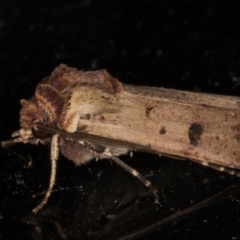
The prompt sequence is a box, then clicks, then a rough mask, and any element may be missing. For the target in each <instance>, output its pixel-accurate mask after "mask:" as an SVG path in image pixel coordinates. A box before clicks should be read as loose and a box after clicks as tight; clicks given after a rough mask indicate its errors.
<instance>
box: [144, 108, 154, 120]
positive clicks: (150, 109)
mask: <svg viewBox="0 0 240 240" xmlns="http://www.w3.org/2000/svg"><path fill="white" fill-rule="evenodd" d="M152 110H153V107H150V106H148V107H147V108H146V116H147V118H148V117H149V116H150V112H151V111H152Z"/></svg>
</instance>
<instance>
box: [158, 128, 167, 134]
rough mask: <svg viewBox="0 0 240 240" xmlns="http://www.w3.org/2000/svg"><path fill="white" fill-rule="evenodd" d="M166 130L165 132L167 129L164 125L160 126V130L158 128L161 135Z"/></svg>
mask: <svg viewBox="0 0 240 240" xmlns="http://www.w3.org/2000/svg"><path fill="white" fill-rule="evenodd" d="M166 132H167V130H166V128H165V127H164V126H162V127H161V128H160V130H159V133H160V134H161V135H164V134H166Z"/></svg>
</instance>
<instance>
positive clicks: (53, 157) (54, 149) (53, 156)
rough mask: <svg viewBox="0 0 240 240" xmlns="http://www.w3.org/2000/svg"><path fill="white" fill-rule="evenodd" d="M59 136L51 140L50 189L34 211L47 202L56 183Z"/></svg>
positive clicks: (54, 136)
mask: <svg viewBox="0 0 240 240" xmlns="http://www.w3.org/2000/svg"><path fill="white" fill-rule="evenodd" d="M58 137H59V136H58V135H57V134H55V135H53V136H52V142H51V175H50V180H49V186H48V189H47V191H46V193H45V196H44V198H43V200H42V201H41V202H40V203H39V204H38V205H37V206H36V207H35V208H34V209H33V210H32V211H33V213H37V212H38V211H39V210H41V208H42V207H43V206H44V205H45V204H46V203H47V201H48V198H49V197H50V195H51V192H52V189H53V186H54V184H55V180H56V167H57V159H58V154H59V149H58Z"/></svg>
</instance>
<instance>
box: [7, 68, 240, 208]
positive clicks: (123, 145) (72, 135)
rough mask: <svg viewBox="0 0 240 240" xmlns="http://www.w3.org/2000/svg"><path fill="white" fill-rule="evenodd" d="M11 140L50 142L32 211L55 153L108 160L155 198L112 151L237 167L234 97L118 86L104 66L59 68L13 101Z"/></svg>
mask: <svg viewBox="0 0 240 240" xmlns="http://www.w3.org/2000/svg"><path fill="white" fill-rule="evenodd" d="M21 105H22V109H21V111H20V125H21V129H20V130H19V131H17V132H15V133H13V135H12V136H13V137H14V139H13V140H11V141H5V142H2V145H3V146H6V145H9V144H11V143H15V142H23V143H33V144H36V143H38V142H40V143H43V144H44V143H46V142H50V143H51V162H52V167H51V176H50V184H49V188H48V190H47V191H46V194H45V196H44V199H43V200H42V202H41V203H40V204H39V205H38V206H37V207H36V208H34V209H33V212H35V213H36V212H37V211H39V210H40V209H41V208H42V207H43V206H44V204H46V203H47V200H48V197H49V196H50V194H51V191H52V188H53V185H54V182H55V174H56V160H57V158H58V152H59V151H60V153H62V154H63V155H64V156H65V157H67V158H68V159H70V160H72V161H74V162H75V163H76V164H78V165H80V164H84V163H87V162H88V161H90V160H91V159H94V158H96V159H103V158H109V159H111V160H113V161H114V162H116V163H117V164H119V165H120V166H122V167H123V168H124V169H126V170H127V171H129V172H131V173H132V174H133V175H134V176H136V177H137V178H138V179H139V180H140V181H142V182H143V183H144V184H145V185H146V186H148V187H149V188H150V189H151V191H152V192H153V193H154V195H155V201H156V202H157V201H158V199H157V193H156V190H155V189H154V188H153V187H152V186H151V183H150V182H149V181H148V180H146V179H145V178H144V177H143V176H141V175H140V174H139V173H138V172H137V171H136V170H134V169H132V168H131V167H130V166H128V165H126V164H125V163H123V162H122V161H121V160H120V159H119V158H117V156H119V155H121V154H126V153H128V152H129V151H130V152H131V151H133V150H140V151H149V152H153V153H158V154H163V155H171V156H174V157H180V158H183V159H190V160H193V161H197V162H201V163H202V164H203V165H211V166H213V167H214V166H219V169H220V170H222V171H223V170H225V169H226V168H228V169H230V170H226V171H228V172H229V173H233V172H234V171H232V170H231V169H240V148H239V146H240V98H239V97H230V96H220V95H213V94H202V93H192V92H186V91H178V90H173V89H165V88H156V87H146V86H132V85H127V84H122V83H121V82H119V81H118V80H117V79H115V78H113V77H112V76H110V75H109V74H108V73H107V71H105V70H101V71H87V72H83V71H79V70H77V69H75V68H70V67H68V66H66V65H63V64H61V65H59V66H58V67H57V68H56V69H55V70H54V71H53V72H52V74H51V75H50V77H47V78H44V79H43V80H42V81H41V82H40V83H39V84H38V85H37V87H36V90H35V93H34V96H33V97H32V98H31V99H30V100H28V101H27V100H21Z"/></svg>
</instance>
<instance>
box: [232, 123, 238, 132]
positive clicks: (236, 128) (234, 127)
mask: <svg viewBox="0 0 240 240" xmlns="http://www.w3.org/2000/svg"><path fill="white" fill-rule="evenodd" d="M232 130H233V131H237V132H240V124H237V125H234V126H232Z"/></svg>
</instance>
